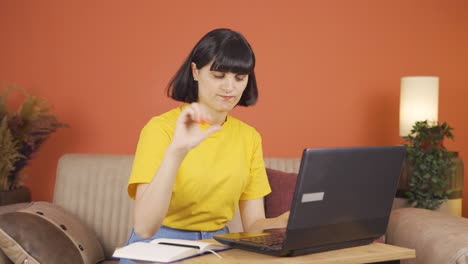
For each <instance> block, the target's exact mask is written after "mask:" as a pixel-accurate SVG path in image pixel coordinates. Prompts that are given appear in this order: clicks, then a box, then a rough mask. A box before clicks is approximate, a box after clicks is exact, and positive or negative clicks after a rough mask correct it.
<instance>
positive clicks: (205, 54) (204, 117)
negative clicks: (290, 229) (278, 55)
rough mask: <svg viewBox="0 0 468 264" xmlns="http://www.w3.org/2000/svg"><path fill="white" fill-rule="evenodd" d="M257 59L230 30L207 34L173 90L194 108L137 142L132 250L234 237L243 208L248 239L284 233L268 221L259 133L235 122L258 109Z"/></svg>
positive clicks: (174, 114)
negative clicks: (241, 109) (242, 110)
mask: <svg viewBox="0 0 468 264" xmlns="http://www.w3.org/2000/svg"><path fill="white" fill-rule="evenodd" d="M254 67H255V55H254V53H253V51H252V48H251V47H250V45H249V43H248V42H247V40H246V39H245V38H244V37H243V36H242V35H241V34H240V33H238V32H235V31H232V30H230V29H216V30H213V31H211V32H209V33H207V34H206V35H205V36H204V37H203V38H202V39H201V40H200V41H199V42H198V43H197V44H196V46H195V47H194V48H193V50H192V52H191V53H190V55H189V56H188V58H187V59H186V61H185V62H184V63H183V64H182V66H181V67H180V69H179V70H178V72H177V73H176V75H175V76H174V78H173V79H172V80H171V82H170V83H169V86H168V96H170V97H172V98H173V99H175V100H177V101H182V102H185V103H187V104H186V105H184V106H182V107H179V108H175V109H173V110H171V111H169V112H166V113H164V114H162V115H160V116H157V117H154V118H153V119H151V120H150V121H149V122H148V123H147V124H146V126H145V127H144V128H143V130H142V131H141V134H140V139H139V142H138V146H137V150H136V154H135V160H134V164H133V170H132V174H131V177H130V180H129V183H128V193H129V196H130V197H131V198H133V199H135V210H134V230H133V231H132V234H131V236H130V239H129V241H128V242H129V243H132V242H136V241H141V240H151V239H154V238H158V237H166V238H181V239H192V240H195V239H207V238H211V237H212V236H213V235H214V234H218V233H226V232H228V230H227V228H226V226H225V224H226V222H227V221H229V220H230V219H231V218H232V217H233V215H234V212H235V210H236V208H237V206H239V209H240V214H241V218H242V224H243V226H244V229H245V230H246V231H260V230H262V229H267V228H279V227H285V226H286V223H287V219H288V216H289V214H288V213H285V214H283V215H281V216H279V217H277V218H271V219H266V218H265V214H264V206H263V197H264V196H265V195H267V194H268V193H269V192H270V191H271V189H270V186H269V184H268V179H267V176H266V172H265V167H264V162H263V155H262V144H261V137H260V135H259V133H258V132H257V131H256V130H255V129H254V128H252V127H250V126H249V125H247V124H245V123H243V122H241V121H240V120H238V119H236V118H234V117H232V116H230V115H229V114H228V113H229V111H231V110H232V109H233V108H234V107H235V106H237V105H240V106H249V105H253V104H255V102H256V101H257V96H258V91H257V84H256V81H255V73H254Z"/></svg>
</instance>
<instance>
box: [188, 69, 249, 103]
mask: <svg viewBox="0 0 468 264" xmlns="http://www.w3.org/2000/svg"><path fill="white" fill-rule="evenodd" d="M211 64H212V63H210V64H208V65H205V66H204V67H203V68H201V69H197V67H196V65H195V63H193V62H192V74H193V77H194V79H195V80H196V81H197V82H198V103H201V104H203V105H205V106H207V107H209V108H210V109H212V110H214V111H216V112H228V111H230V110H232V109H233V108H234V107H235V106H236V105H237V103H238V102H239V100H240V98H241V96H242V93H243V92H244V90H245V88H246V86H247V81H248V80H249V76H248V75H247V74H237V73H232V72H218V71H211V70H210V68H211Z"/></svg>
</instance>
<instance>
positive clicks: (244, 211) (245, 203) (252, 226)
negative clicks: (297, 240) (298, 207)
mask: <svg viewBox="0 0 468 264" xmlns="http://www.w3.org/2000/svg"><path fill="white" fill-rule="evenodd" d="M239 210H240V215H241V218H242V225H243V227H244V231H246V232H261V231H263V230H265V229H271V228H285V227H286V225H287V224H288V218H289V211H288V212H285V213H283V214H282V215H280V216H278V217H275V218H266V217H265V207H264V205H263V198H259V199H255V200H241V201H239Z"/></svg>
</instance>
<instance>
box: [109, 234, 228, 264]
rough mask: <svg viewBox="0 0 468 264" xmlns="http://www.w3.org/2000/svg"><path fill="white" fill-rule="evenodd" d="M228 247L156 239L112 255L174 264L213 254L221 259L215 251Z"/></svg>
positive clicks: (183, 240) (128, 246) (122, 249)
mask: <svg viewBox="0 0 468 264" xmlns="http://www.w3.org/2000/svg"><path fill="white" fill-rule="evenodd" d="M228 248H229V247H228V246H224V245H220V244H213V243H208V242H200V241H193V240H185V239H172V238H156V239H154V240H152V241H151V242H135V243H132V244H129V245H127V246H124V247H121V248H117V249H116V250H115V251H114V254H113V255H112V256H113V257H114V258H124V259H133V260H143V261H153V262H163V263H167V262H173V261H177V260H181V259H185V258H189V257H193V256H198V255H201V254H204V253H207V252H211V253H213V254H215V255H217V256H218V257H219V255H218V254H216V253H215V251H220V250H225V249H228Z"/></svg>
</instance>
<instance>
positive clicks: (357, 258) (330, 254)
mask: <svg viewBox="0 0 468 264" xmlns="http://www.w3.org/2000/svg"><path fill="white" fill-rule="evenodd" d="M218 254H219V255H220V256H221V257H222V259H220V258H218V257H217V256H215V255H214V254H210V253H207V254H205V255H202V256H197V257H193V258H189V259H185V260H182V261H178V262H176V263H184V264H202V263H203V264H212V263H217V264H219V263H256V264H257V263H258V264H261V263H265V264H266V263H288V264H291V263H298V264H299V263H301V264H304V263H310V264H331V263H333V264H358V263H373V262H382V261H392V260H401V259H411V258H415V257H416V251H415V250H414V249H409V248H403V247H397V246H393V245H388V244H382V243H371V244H369V245H364V246H358V247H351V248H344V249H338V250H331V251H326V252H321V253H314V254H308V255H303V256H297V257H274V256H270V255H265V254H260V253H255V252H251V251H246V250H240V249H228V250H225V251H221V252H218ZM145 263H148V262H145Z"/></svg>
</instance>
